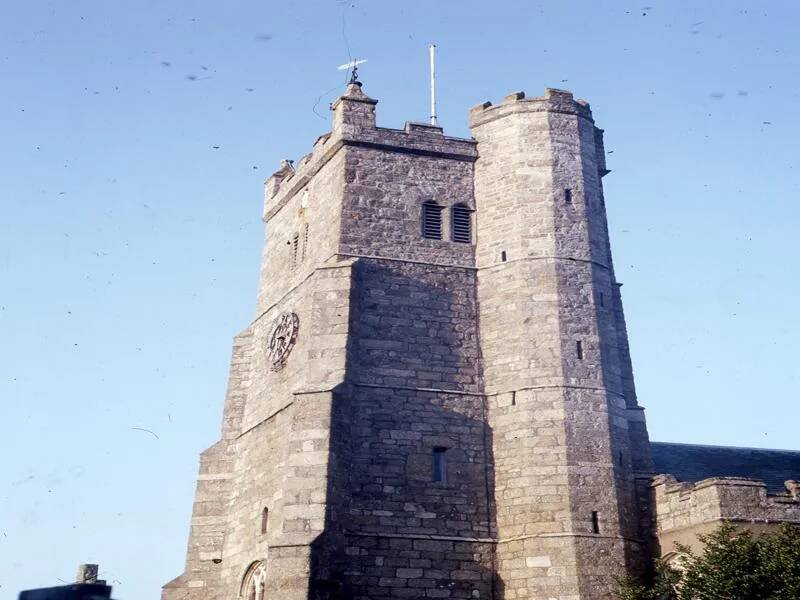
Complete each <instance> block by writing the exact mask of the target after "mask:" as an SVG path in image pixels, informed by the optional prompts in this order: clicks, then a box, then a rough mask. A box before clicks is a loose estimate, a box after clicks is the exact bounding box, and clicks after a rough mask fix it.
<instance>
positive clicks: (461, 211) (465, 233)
mask: <svg viewBox="0 0 800 600" xmlns="http://www.w3.org/2000/svg"><path fill="white" fill-rule="evenodd" d="M451 213H452V219H451V227H452V230H453V231H452V237H453V241H454V242H459V243H461V244H471V243H472V211H471V210H470V209H469V207H468V206H466V205H465V204H456V205H455V206H453V208H452V210H451Z"/></svg>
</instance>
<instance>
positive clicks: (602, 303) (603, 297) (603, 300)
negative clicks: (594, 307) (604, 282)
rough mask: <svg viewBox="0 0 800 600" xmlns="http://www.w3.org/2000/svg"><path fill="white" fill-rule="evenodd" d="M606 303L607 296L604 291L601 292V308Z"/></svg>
mask: <svg viewBox="0 0 800 600" xmlns="http://www.w3.org/2000/svg"><path fill="white" fill-rule="evenodd" d="M605 305H606V297H605V295H604V294H603V292H600V308H603V307H604V306H605Z"/></svg>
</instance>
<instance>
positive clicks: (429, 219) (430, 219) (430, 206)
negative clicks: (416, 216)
mask: <svg viewBox="0 0 800 600" xmlns="http://www.w3.org/2000/svg"><path fill="white" fill-rule="evenodd" d="M422 237H424V238H426V239H429V240H440V239H442V207H441V206H439V205H438V204H436V203H435V202H430V201H428V202H423V203H422Z"/></svg>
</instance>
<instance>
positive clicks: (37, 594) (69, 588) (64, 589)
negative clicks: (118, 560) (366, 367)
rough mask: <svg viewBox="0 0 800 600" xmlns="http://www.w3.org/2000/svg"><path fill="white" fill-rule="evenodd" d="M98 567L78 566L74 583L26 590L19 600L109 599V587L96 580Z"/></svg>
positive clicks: (100, 580)
mask: <svg viewBox="0 0 800 600" xmlns="http://www.w3.org/2000/svg"><path fill="white" fill-rule="evenodd" d="M99 570H100V568H99V567H98V565H94V564H85V565H78V575H77V576H76V578H75V583H70V584H67V585H60V586H58V587H49V588H39V589H38V590H26V591H24V592H20V593H19V600H106V599H110V598H111V586H110V585H106V582H105V581H103V580H102V579H98V578H97V574H98V571H99Z"/></svg>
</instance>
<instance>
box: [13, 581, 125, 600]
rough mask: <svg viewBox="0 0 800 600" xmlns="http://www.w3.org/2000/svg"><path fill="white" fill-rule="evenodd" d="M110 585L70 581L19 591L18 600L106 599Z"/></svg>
mask: <svg viewBox="0 0 800 600" xmlns="http://www.w3.org/2000/svg"><path fill="white" fill-rule="evenodd" d="M107 598H111V586H109V585H105V584H103V583H71V584H69V585H61V586H58V587H51V588H40V589H38V590H27V591H24V592H20V594H19V600H106V599H107Z"/></svg>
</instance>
